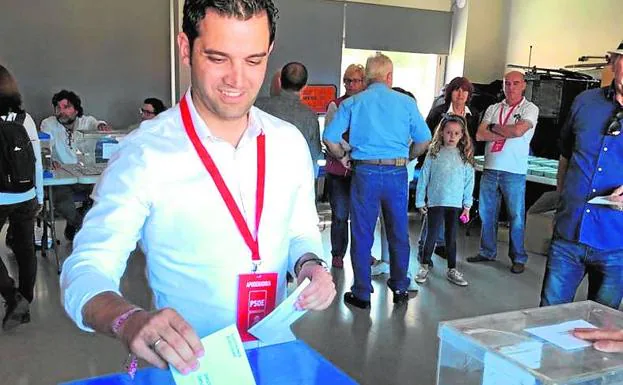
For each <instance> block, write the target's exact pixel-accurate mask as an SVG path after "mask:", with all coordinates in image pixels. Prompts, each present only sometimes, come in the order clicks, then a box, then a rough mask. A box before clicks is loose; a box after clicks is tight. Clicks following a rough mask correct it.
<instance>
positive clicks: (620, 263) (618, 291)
mask: <svg viewBox="0 0 623 385" xmlns="http://www.w3.org/2000/svg"><path fill="white" fill-rule="evenodd" d="M586 274H588V299H589V300H592V301H595V302H599V303H601V304H603V305H606V306H610V307H611V308H614V309H618V308H619V305H620V303H621V298H622V297H623V250H610V251H603V250H596V249H594V248H592V247H589V246H586V245H583V244H581V243H577V242H570V241H566V240H564V239H560V238H554V240H553V241H552V244H551V246H550V250H549V258H548V260H547V267H546V268H545V277H544V278H543V288H542V291H541V306H549V305H557V304H561V303H569V302H572V301H573V297H575V291H576V290H577V288H578V286H580V282H581V281H582V278H584V275H586Z"/></svg>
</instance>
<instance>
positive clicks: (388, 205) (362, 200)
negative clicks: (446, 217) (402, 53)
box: [323, 54, 431, 309]
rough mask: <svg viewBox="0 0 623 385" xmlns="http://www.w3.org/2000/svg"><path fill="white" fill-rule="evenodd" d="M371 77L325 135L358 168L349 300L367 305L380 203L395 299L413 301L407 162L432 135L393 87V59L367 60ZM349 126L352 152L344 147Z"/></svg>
mask: <svg viewBox="0 0 623 385" xmlns="http://www.w3.org/2000/svg"><path fill="white" fill-rule="evenodd" d="M366 80H367V82H368V84H369V86H368V88H367V89H366V90H365V91H363V92H360V93H359V94H357V95H354V96H352V97H350V98H348V99H346V100H345V101H344V102H342V104H341V105H340V107H339V109H338V111H337V113H336V115H335V118H334V119H333V121H332V122H331V124H330V125H329V126H328V127H327V128H326V129H325V131H324V136H323V139H324V141H325V143H326V144H327V147H328V149H329V151H330V152H331V154H332V155H333V156H334V157H336V158H337V159H340V160H341V161H342V162H343V163H344V164H345V165H348V167H351V166H352V169H353V176H352V184H351V191H350V197H351V239H352V245H351V250H350V255H351V262H352V264H353V272H354V276H355V282H354V284H353V286H352V291H351V292H348V293H346V294H344V301H345V302H346V303H348V304H351V305H353V306H356V307H359V308H362V309H365V308H368V307H370V292H371V290H372V284H371V281H370V257H371V249H372V244H373V243H374V226H375V225H376V220H377V218H378V216H379V210H380V209H381V208H382V209H383V216H384V218H385V221H386V225H387V238H388V241H389V251H390V255H391V260H390V279H389V280H388V281H387V285H388V286H389V287H390V288H391V289H392V291H393V292H394V303H395V304H397V305H402V304H406V302H407V301H408V300H409V296H408V293H407V288H408V286H409V279H408V278H407V267H408V264H409V253H410V248H409V229H408V217H407V204H408V182H407V168H406V164H407V162H408V158H409V146H410V145H412V149H411V157H412V158H414V157H415V156H417V155H419V154H421V153H422V152H424V150H425V149H426V147H427V146H428V142H429V141H430V138H431V136H430V130H429V129H428V126H427V125H426V122H425V121H424V118H423V117H422V115H421V114H420V111H419V110H418V108H417V103H416V102H415V100H414V99H412V98H410V97H409V96H407V95H404V94H401V93H399V92H396V91H393V90H392V89H391V86H392V80H393V64H392V61H391V60H390V59H389V58H388V57H387V56H385V55H382V54H377V55H376V56H372V57H370V58H369V59H368V61H367V63H366ZM349 127H350V137H349V144H350V146H351V148H352V152H351V153H350V154H349V153H347V152H346V151H344V149H343V148H342V147H341V146H340V141H341V140H342V134H343V133H344V132H345V131H346V130H347V129H348V128H349ZM351 159H352V160H351Z"/></svg>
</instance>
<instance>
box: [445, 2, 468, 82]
mask: <svg viewBox="0 0 623 385" xmlns="http://www.w3.org/2000/svg"><path fill="white" fill-rule="evenodd" d="M468 15H469V2H468V3H467V5H465V7H463V8H462V9H457V8H455V9H454V10H453V13H452V40H451V42H450V54H449V55H448V61H447V64H446V77H445V81H444V84H447V83H449V82H450V80H452V79H454V78H455V77H457V76H463V73H464V71H465V44H466V43H467V23H468V19H469V18H468Z"/></svg>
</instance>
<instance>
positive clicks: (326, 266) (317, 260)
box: [294, 258, 329, 277]
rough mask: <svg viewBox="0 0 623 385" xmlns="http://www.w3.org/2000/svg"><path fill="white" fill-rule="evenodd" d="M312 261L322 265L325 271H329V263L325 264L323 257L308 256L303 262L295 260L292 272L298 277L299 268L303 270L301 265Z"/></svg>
mask: <svg viewBox="0 0 623 385" xmlns="http://www.w3.org/2000/svg"><path fill="white" fill-rule="evenodd" d="M310 262H313V263H315V264H316V265H319V266H322V267H323V268H324V269H325V270H326V271H329V265H327V262H325V260H324V259H322V258H309V259H306V260H304V261H303V262H297V263H296V265H295V266H294V274H295V275H296V276H297V277H298V275H299V273H300V272H301V270H303V266H304V265H305V264H306V263H310Z"/></svg>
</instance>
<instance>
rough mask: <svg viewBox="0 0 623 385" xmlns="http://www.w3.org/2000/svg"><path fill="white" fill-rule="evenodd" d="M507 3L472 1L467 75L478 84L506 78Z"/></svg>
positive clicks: (466, 59)
mask: <svg viewBox="0 0 623 385" xmlns="http://www.w3.org/2000/svg"><path fill="white" fill-rule="evenodd" d="M507 1H508V0H468V3H469V5H468V12H469V16H468V23H467V37H466V44H465V69H464V73H465V76H466V77H467V78H469V79H470V80H471V81H472V82H474V83H490V82H492V81H493V80H496V79H501V78H502V76H503V75H504V66H505V61H506V49H507V48H506V47H507V41H508V38H507V33H508V32H507V31H508V28H507V24H508V15H509V13H508V3H507ZM518 1H521V2H523V1H524V0H518ZM538 1H543V2H547V1H550V0H538Z"/></svg>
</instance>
